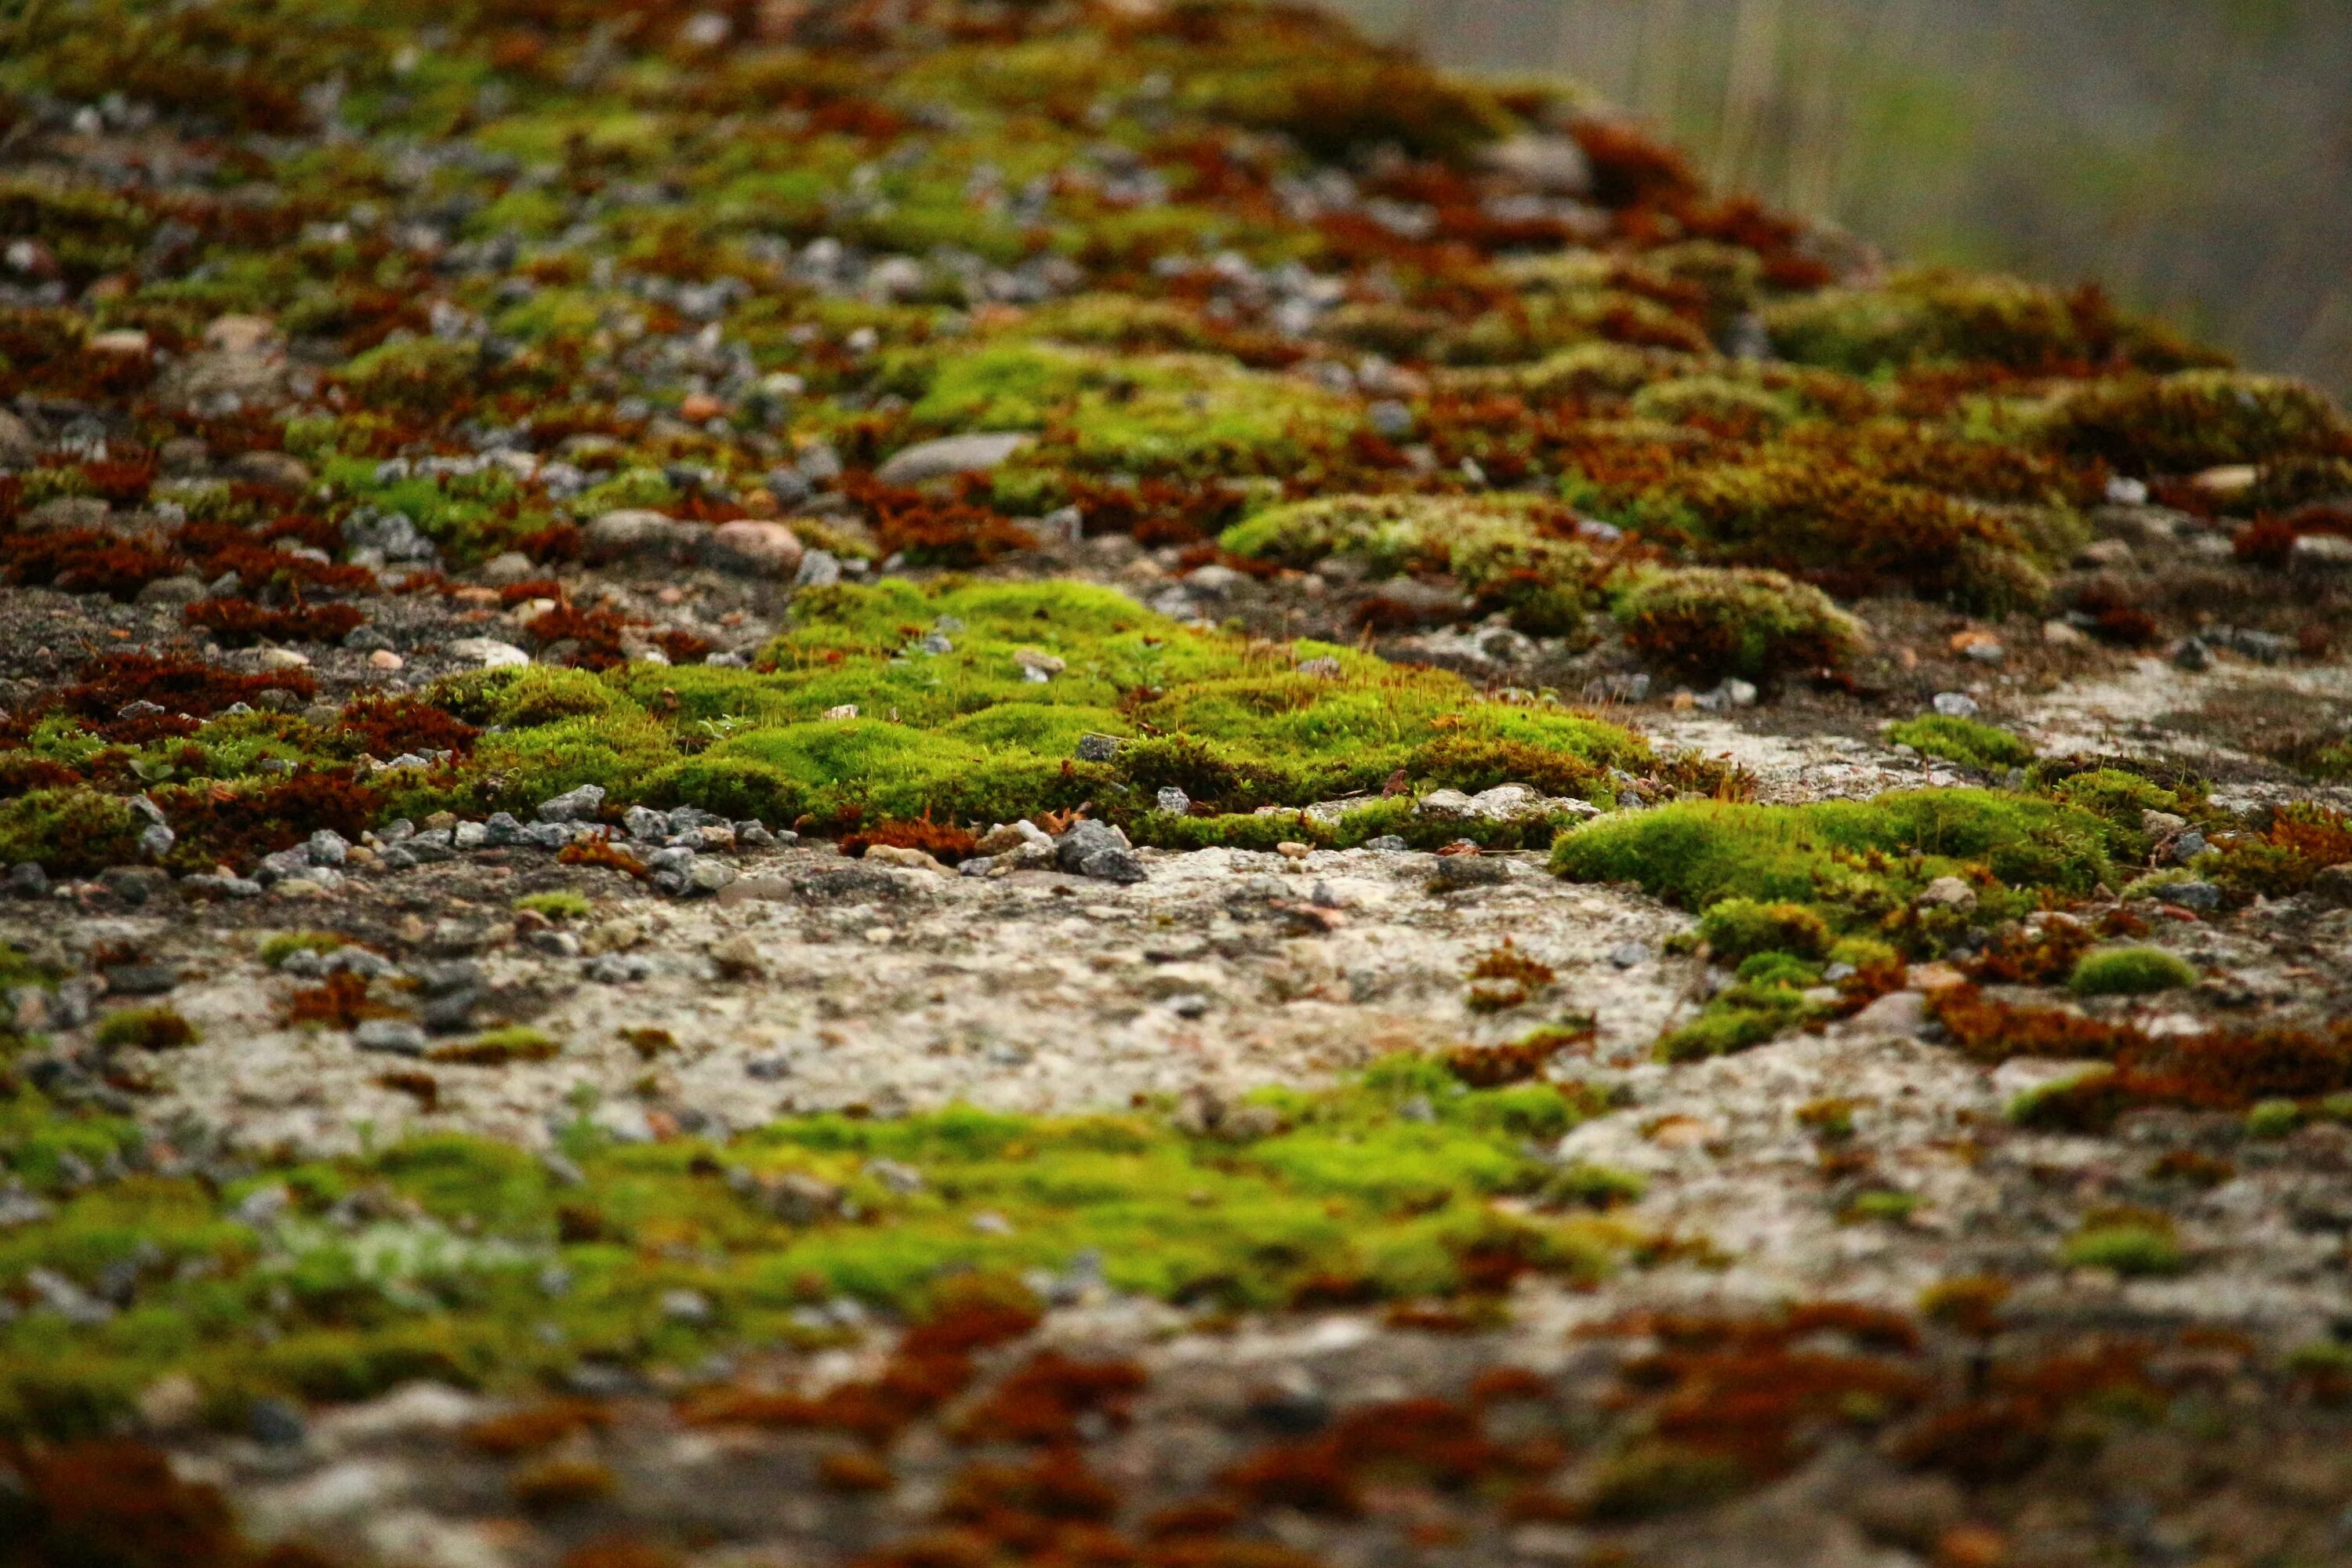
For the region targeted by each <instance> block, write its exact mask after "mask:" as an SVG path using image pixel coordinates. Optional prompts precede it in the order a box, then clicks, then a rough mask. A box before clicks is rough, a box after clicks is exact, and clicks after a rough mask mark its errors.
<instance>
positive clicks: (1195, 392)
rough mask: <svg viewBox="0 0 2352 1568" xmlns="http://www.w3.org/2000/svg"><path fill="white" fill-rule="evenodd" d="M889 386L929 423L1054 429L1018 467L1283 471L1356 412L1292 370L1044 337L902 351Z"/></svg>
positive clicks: (919, 422)
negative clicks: (910, 398)
mask: <svg viewBox="0 0 2352 1568" xmlns="http://www.w3.org/2000/svg"><path fill="white" fill-rule="evenodd" d="M891 384H894V385H896V386H898V387H901V388H903V389H905V390H906V391H907V392H908V393H909V394H915V393H919V395H916V396H915V398H914V405H913V406H912V407H911V408H910V409H909V410H908V415H909V417H910V418H911V420H912V421H913V422H914V424H915V425H916V426H919V427H927V428H930V429H934V430H940V431H950V432H957V433H961V432H964V431H971V430H1036V431H1041V432H1045V434H1046V437H1047V438H1046V439H1045V440H1044V441H1042V442H1040V443H1039V444H1038V445H1037V446H1035V447H1032V448H1030V449H1029V450H1028V451H1026V452H1024V453H1023V454H1021V455H1019V456H1018V457H1016V458H1014V459H1013V463H1012V464H1011V465H1009V467H1010V468H1012V469H1013V470H1014V471H1015V473H1016V474H1017V473H1018V472H1019V471H1022V470H1034V469H1037V468H1051V467H1056V466H1059V465H1063V464H1075V465H1076V466H1077V467H1079V468H1090V469H1096V470H1102V471H1110V470H1125V471H1129V472H1140V473H1151V472H1169V471H1182V472H1206V471H1210V470H1211V469H1218V468H1226V469H1229V468H1234V467H1236V466H1237V467H1238V468H1241V469H1242V470H1244V471H1253V470H1263V471H1278V470H1279V469H1280V468H1281V467H1282V466H1284V465H1286V464H1289V463H1295V462H1297V461H1298V460H1299V459H1300V458H1302V457H1303V456H1304V453H1305V449H1306V447H1305V442H1306V441H1307V439H1308V438H1310V437H1318V436H1330V435H1336V434H1337V433H1339V431H1340V430H1341V429H1343V428H1344V427H1345V426H1346V425H1347V424H1348V423H1349V421H1350V419H1351V417H1352V415H1351V411H1350V410H1349V406H1348V405H1346V404H1345V403H1343V402H1341V401H1340V400H1339V399H1338V398H1335V397H1333V396H1331V395H1329V394H1328V393H1325V392H1322V391H1320V390H1318V388H1316V387H1315V386H1314V385H1313V384H1309V383H1307V382H1305V381H1303V380H1298V379H1296V378H1291V377H1285V376H1276V375H1268V374H1263V373H1260V372H1256V371H1251V370H1245V369H1244V368H1242V367H1241V366H1240V365H1237V364H1235V363H1234V362H1232V361H1231V360H1228V359H1223V358H1221V357H1214V356H1209V355H1200V354H1108V353H1099V352H1097V351H1095V350H1090V349H1080V348H1072V347H1064V346H1059V345H1055V344H1051V343H1039V342H1001V343H994V344H990V345H986V346H983V347H981V348H977V349H972V350H970V351H967V352H961V353H950V354H947V355H944V356H935V355H930V354H923V355H920V356H916V357H910V358H908V359H907V360H905V361H903V362H902V363H900V365H899V366H898V369H897V370H896V371H895V372H893V373H891Z"/></svg>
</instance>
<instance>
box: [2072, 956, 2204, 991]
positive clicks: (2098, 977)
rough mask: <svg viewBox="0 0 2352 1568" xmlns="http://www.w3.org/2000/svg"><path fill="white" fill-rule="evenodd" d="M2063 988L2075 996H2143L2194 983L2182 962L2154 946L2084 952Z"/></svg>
mask: <svg viewBox="0 0 2352 1568" xmlns="http://www.w3.org/2000/svg"><path fill="white" fill-rule="evenodd" d="M2066 984H2067V985H2068V986H2069V987H2070V988H2071V989H2072V990H2073V991H2074V994H2076V995H2077V996H2146V995H2149V994H2153V993H2155V992H2158V991H2173V990H2178V989H2179V988H2181V987H2183V986H2188V985H2194V984H2197V971H2196V970H2195V969H2194V968H2193V967H2191V966H2190V964H2189V962H2188V961H2187V960H2186V959H2183V958H2181V957H2179V955H2178V954H2175V953H2169V952H2165V951H2164V950H2163V949H2161V948H2155V947H2111V948H2104V949H2102V950H2100V951H2099V952H2086V953H2084V955H2083V956H2082V958H2081V959H2080V960H2078V961H2077V962H2076V963H2075V965H2074V976H2073V978H2071V979H2070V980H2068V981H2067V983H2066Z"/></svg>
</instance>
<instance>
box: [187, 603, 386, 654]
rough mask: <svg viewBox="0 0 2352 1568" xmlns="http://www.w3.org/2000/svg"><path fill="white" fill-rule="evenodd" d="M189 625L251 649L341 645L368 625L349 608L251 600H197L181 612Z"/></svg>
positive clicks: (355, 607)
mask: <svg viewBox="0 0 2352 1568" xmlns="http://www.w3.org/2000/svg"><path fill="white" fill-rule="evenodd" d="M183 616H184V619H185V620H186V621H187V623H188V625H190V626H201V627H203V628H204V629H205V630H206V631H209V632H211V633H212V634H213V635H214V636H215V637H217V638H219V639H220V641H221V643H222V644H223V645H224V646H225V647H252V646H253V645H254V644H256V643H257V642H262V641H265V640H266V641H269V642H280V643H285V642H341V641H342V639H343V638H344V637H347V636H349V635H350V634H351V633H352V631H354V630H356V629H357V628H358V627H360V626H363V625H365V624H366V622H367V616H365V615H364V614H362V612H361V611H360V610H359V609H358V607H357V606H355V605H291V606H289V607H288V608H285V609H271V608H268V607H267V606H265V605H257V604H255V603H254V602H253V601H252V600H250V599H200V600H198V601H197V602H196V603H194V604H193V605H189V606H188V607H187V609H186V610H185V611H184V612H183Z"/></svg>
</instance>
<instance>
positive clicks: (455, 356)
mask: <svg viewBox="0 0 2352 1568" xmlns="http://www.w3.org/2000/svg"><path fill="white" fill-rule="evenodd" d="M480 360H481V353H480V350H479V349H478V347H477V346H476V345H474V344H473V343H471V342H453V341H451V340H449V339H446V338H408V339H404V340H398V341H394V342H387V343H384V344H383V345H382V346H380V347H377V348H373V349H370V350H368V351H367V353H363V354H361V355H360V356H359V357H358V358H356V359H354V360H352V362H351V363H349V364H347V365H345V366H343V368H342V370H341V372H339V373H338V374H337V380H338V381H340V382H341V384H342V386H343V387H344V389H345V390H346V391H348V392H349V393H350V394H351V395H352V397H353V398H355V399H357V400H358V401H359V402H361V403H362V404H364V405H367V406H369V407H372V408H380V409H387V410H391V411H394V412H399V413H408V414H427V413H437V412H439V411H440V410H441V409H442V408H443V407H445V406H446V405H448V404H449V403H451V402H453V401H455V400H457V399H458V398H459V397H461V396H463V395H465V394H466V393H467V389H468V387H469V385H470V384H471V383H472V381H473V379H474V372H475V369H476V367H477V365H478V364H479V363H480Z"/></svg>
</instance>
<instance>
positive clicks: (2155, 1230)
mask: <svg viewBox="0 0 2352 1568" xmlns="http://www.w3.org/2000/svg"><path fill="white" fill-rule="evenodd" d="M2064 1259H2065V1262H2066V1264H2067V1266H2068V1267H2070V1268H2111V1269H2113V1270H2115V1271H2116V1273H2118V1274H2121V1275H2123V1276H2125V1277H2126V1278H2127V1279H2141V1278H2145V1277H2148V1276H2153V1275H2163V1274H2178V1273H2179V1272H2180V1271H2181V1270H2182V1269H2184V1268H2187V1267H2188V1266H2189V1260H2188V1258H2187V1257H2186V1255H2184V1254H2183V1253H2182V1251H2181V1249H2180V1242H2179V1238H2178V1237H2175V1236H2174V1235H2173V1234H2172V1227H2171V1226H2169V1225H2168V1224H2166V1223H2164V1222H2162V1221H2161V1220H2158V1219H2153V1218H2149V1219H2138V1218H2135V1219H2116V1220H2107V1221H2103V1222H2099V1223H2095V1224H2091V1225H2086V1226H2084V1227H2083V1228H2082V1229H2081V1230H2079V1231H2077V1232H2075V1233H2074V1236H2073V1237H2071V1238H2070V1239H2069V1240H2068V1241H2067V1243H2066V1250H2065V1253H2064Z"/></svg>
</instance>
